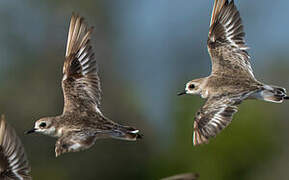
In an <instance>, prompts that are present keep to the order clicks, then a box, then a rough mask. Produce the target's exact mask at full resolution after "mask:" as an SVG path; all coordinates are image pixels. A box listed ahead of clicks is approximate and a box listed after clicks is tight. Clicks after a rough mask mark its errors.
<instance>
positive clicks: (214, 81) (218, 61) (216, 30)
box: [179, 0, 288, 145]
mask: <svg viewBox="0 0 289 180" xmlns="http://www.w3.org/2000/svg"><path fill="white" fill-rule="evenodd" d="M244 36H245V33H244V32H243V25H242V22H241V17H240V14H239V12H238V10H237V8H236V6H235V5H234V1H233V0H231V1H230V2H229V1H228V0H215V4H214V8H213V12H212V17H211V23H210V29H209V37H208V41H207V47H208V51H209V54H210V56H211V61H212V72H211V75H210V76H208V77H205V78H200V79H195V80H192V81H189V82H188V83H187V84H186V87H185V91H184V92H182V93H179V95H182V94H198V95H201V97H202V98H205V99H207V101H206V103H205V105H204V106H203V107H202V108H200V110H199V111H198V112H197V113H196V115H195V121H194V126H193V131H194V132H193V144H194V145H198V144H202V143H205V142H208V140H209V138H211V137H215V136H216V135H217V134H218V133H219V132H220V131H221V130H222V129H224V128H225V127H226V126H228V124H229V123H230V122H231V120H232V116H233V114H234V113H235V112H237V105H239V104H240V103H241V102H242V101H243V100H245V99H260V100H264V101H269V102H275V103H281V102H283V100H284V99H288V97H287V95H286V90H285V89H284V88H281V87H276V86H270V85H265V84H263V83H261V82H259V81H258V80H256V78H255V77H254V75H253V71H252V68H251V65H250V56H249V54H248V53H247V51H246V50H247V49H248V47H247V46H246V44H245V40H244Z"/></svg>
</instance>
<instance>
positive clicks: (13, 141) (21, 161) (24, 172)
mask: <svg viewBox="0 0 289 180" xmlns="http://www.w3.org/2000/svg"><path fill="white" fill-rule="evenodd" d="M0 179H2V180H15V179H18V180H30V179H32V178H31V176H30V166H29V163H28V160H27V158H26V154H25V150H24V147H23V145H22V143H21V141H20V139H19V137H18V136H17V134H16V133H15V131H14V129H13V128H12V127H11V126H9V125H8V124H7V123H6V120H5V117H4V115H2V116H1V119H0Z"/></svg>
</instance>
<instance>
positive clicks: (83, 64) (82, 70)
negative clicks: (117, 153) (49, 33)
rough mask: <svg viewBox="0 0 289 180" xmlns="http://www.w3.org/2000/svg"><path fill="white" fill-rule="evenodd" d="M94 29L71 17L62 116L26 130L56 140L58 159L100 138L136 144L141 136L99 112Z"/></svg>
mask: <svg viewBox="0 0 289 180" xmlns="http://www.w3.org/2000/svg"><path fill="white" fill-rule="evenodd" d="M92 30H93V28H92V27H90V28H88V26H87V24H86V22H85V21H84V18H83V17H80V16H78V15H75V14H73V15H72V17H71V21H70V27H69V33H68V40H67V46H66V54H65V61H64V65H63V74H64V75H63V79H62V90H63V94H64V108H63V113H62V114H61V115H59V116H56V117H44V118H41V119H39V120H37V121H36V122H35V125H34V128H33V129H32V130H30V131H27V133H28V134H29V133H33V132H38V133H42V134H45V135H49V136H52V137H57V138H58V140H57V142H56V145H55V154H56V157H57V156H59V155H61V154H63V153H66V152H76V151H80V150H84V149H87V148H89V147H91V146H92V145H93V144H94V142H95V140H96V139H99V138H115V139H121V140H128V141H135V140H136V139H138V138H140V137H141V135H140V134H139V133H138V132H139V130H137V129H135V128H133V127H129V126H123V125H120V124H117V123H115V122H113V121H111V120H110V119H108V118H107V117H105V116H104V115H103V114H102V113H101V111H100V100H101V88H100V79H99V76H98V74H97V70H96V60H95V57H94V53H93V50H92V46H91V43H90V38H91V33H92Z"/></svg>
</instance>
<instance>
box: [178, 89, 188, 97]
mask: <svg viewBox="0 0 289 180" xmlns="http://www.w3.org/2000/svg"><path fill="white" fill-rule="evenodd" d="M185 94H187V92H186V90H185V91H183V92H180V93H178V96H182V95H185Z"/></svg>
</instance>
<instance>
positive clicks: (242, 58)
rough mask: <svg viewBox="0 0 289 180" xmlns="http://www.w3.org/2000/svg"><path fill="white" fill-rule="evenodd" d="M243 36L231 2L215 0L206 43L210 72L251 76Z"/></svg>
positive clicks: (235, 9) (238, 17)
mask: <svg viewBox="0 0 289 180" xmlns="http://www.w3.org/2000/svg"><path fill="white" fill-rule="evenodd" d="M244 37H245V33H244V31H243V25H242V20H241V17H240V14H239V12H238V10H237V8H236V6H235V5H234V1H233V0H231V1H230V2H229V1H228V0H215V4H214V9H213V12H212V17H211V23H210V30H209V37H208V42H207V46H208V51H209V54H210V56H211V60H212V74H224V73H225V74H226V73H227V74H231V75H232V74H234V73H238V74H240V75H246V76H251V77H252V78H254V75H253V71H252V68H251V65H250V56H249V54H248V53H247V51H246V50H247V49H248V47H247V46H246V44H245V39H244Z"/></svg>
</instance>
